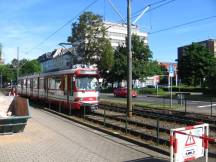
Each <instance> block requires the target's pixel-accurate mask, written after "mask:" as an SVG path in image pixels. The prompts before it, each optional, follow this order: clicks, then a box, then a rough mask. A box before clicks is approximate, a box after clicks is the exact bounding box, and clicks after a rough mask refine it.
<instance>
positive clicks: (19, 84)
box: [17, 80, 21, 88]
mask: <svg viewBox="0 0 216 162" xmlns="http://www.w3.org/2000/svg"><path fill="white" fill-rule="evenodd" d="M17 87H18V88H21V80H19V81H18V84H17Z"/></svg>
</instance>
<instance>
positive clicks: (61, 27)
mask: <svg viewBox="0 0 216 162" xmlns="http://www.w3.org/2000/svg"><path fill="white" fill-rule="evenodd" d="M97 1H98V0H95V1H93V2H92V3H90V4H89V5H88V6H86V7H85V8H84V9H83V10H82V11H80V12H79V13H78V14H77V15H76V16H75V17H73V18H72V19H70V20H69V21H67V22H66V23H64V24H63V25H62V26H60V27H59V28H58V29H57V30H56V31H55V32H53V33H52V34H50V35H49V36H48V37H46V38H45V39H44V40H42V41H41V42H40V43H38V44H37V45H36V46H34V47H33V48H31V49H30V50H28V51H27V52H25V53H26V54H28V53H29V52H31V51H33V50H34V49H36V48H38V47H39V46H40V45H42V44H44V43H45V42H46V41H47V40H49V39H50V38H51V37H53V36H54V35H55V34H56V33H58V32H59V31H60V30H62V29H63V28H64V27H65V26H67V25H68V24H71V22H73V21H74V20H75V19H77V17H78V16H79V15H80V14H81V13H83V12H84V11H85V10H87V9H88V8H89V7H91V6H92V5H94V4H95V3H96V2H97Z"/></svg>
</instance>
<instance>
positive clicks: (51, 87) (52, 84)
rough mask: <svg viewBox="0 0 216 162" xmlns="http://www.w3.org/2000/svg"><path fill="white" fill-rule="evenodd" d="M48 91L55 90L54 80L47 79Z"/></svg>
mask: <svg viewBox="0 0 216 162" xmlns="http://www.w3.org/2000/svg"><path fill="white" fill-rule="evenodd" d="M49 89H55V79H54V78H49Z"/></svg>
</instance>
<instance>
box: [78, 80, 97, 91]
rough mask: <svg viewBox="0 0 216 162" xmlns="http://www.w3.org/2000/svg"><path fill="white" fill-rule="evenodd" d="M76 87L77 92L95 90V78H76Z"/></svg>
mask: <svg viewBox="0 0 216 162" xmlns="http://www.w3.org/2000/svg"><path fill="white" fill-rule="evenodd" d="M76 87H77V89H79V90H96V89H97V79H96V78H95V77H78V78H76Z"/></svg>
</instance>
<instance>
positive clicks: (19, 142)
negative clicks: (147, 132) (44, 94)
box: [0, 107, 169, 162]
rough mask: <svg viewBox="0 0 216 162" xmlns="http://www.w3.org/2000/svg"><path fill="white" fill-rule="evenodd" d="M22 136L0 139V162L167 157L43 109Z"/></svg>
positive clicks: (161, 160)
mask: <svg viewBox="0 0 216 162" xmlns="http://www.w3.org/2000/svg"><path fill="white" fill-rule="evenodd" d="M30 111H31V115H32V118H31V119H29V121H28V125H27V126H26V128H25V131H24V132H23V133H15V134H12V135H3V136H0V155H1V156H0V162H30V161H40V162H43V161H44V162H49V161H50V162H55V161H56V162H65V161H68V162H73V161H76V162H95V161H97V162H104V161H107V162H108V161H116V162H120V161H124V162H129V161H131V162H132V161H136V162H140V161H143V162H166V161H168V158H169V157H167V156H165V155H162V154H159V153H157V152H154V151H151V150H148V149H145V148H142V147H139V146H137V145H135V144H132V143H128V142H126V141H123V140H120V139H118V138H115V137H112V136H109V135H107V134H104V133H101V132H98V131H96V130H93V129H90V128H87V127H85V126H82V125H79V124H77V123H74V122H72V121H69V120H67V119H64V118H61V117H59V116H56V115H54V114H51V113H49V112H46V111H44V110H41V109H37V108H32V107H30Z"/></svg>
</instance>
